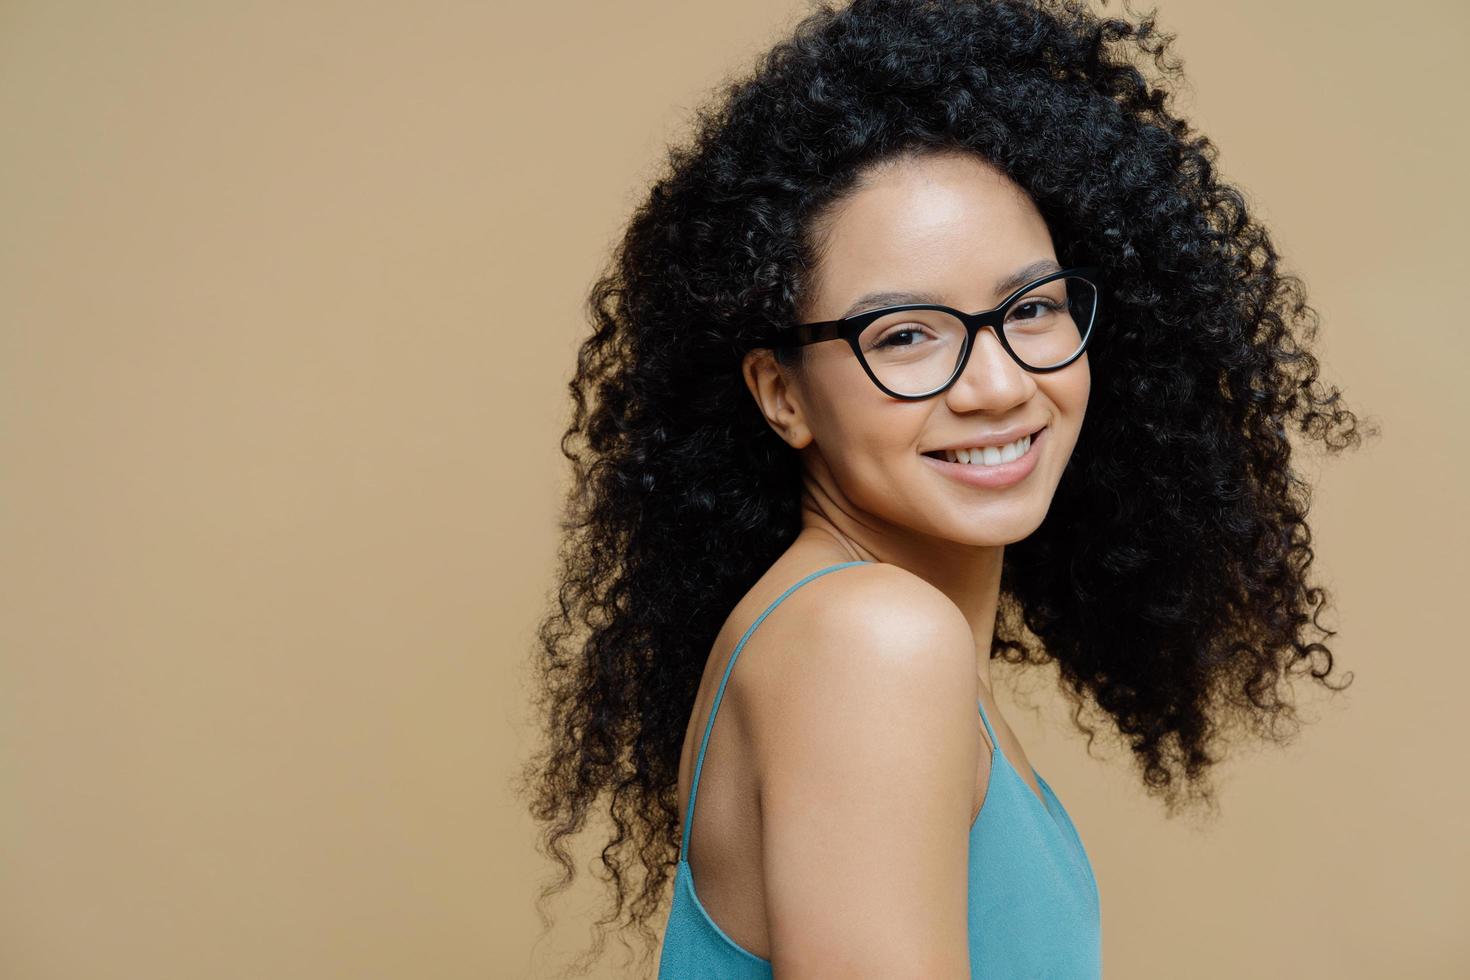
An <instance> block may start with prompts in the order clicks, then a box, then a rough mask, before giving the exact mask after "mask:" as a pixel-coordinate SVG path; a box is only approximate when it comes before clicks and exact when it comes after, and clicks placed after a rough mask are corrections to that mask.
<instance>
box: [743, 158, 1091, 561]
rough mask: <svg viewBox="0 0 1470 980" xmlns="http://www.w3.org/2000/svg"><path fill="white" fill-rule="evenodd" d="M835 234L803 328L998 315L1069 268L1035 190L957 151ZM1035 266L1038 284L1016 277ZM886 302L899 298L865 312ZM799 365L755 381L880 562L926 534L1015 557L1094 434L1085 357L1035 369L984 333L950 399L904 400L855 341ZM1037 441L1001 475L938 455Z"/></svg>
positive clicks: (903, 178)
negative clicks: (919, 309)
mask: <svg viewBox="0 0 1470 980" xmlns="http://www.w3.org/2000/svg"><path fill="white" fill-rule="evenodd" d="M822 237H823V241H824V245H823V248H822V249H821V259H820V263H819V266H818V268H817V269H816V270H814V276H813V281H812V291H811V294H810V295H809V296H808V297H807V300H806V303H805V305H804V307H803V308H802V309H801V310H799V315H798V322H816V321H821V320H832V319H837V318H838V317H843V316H850V315H852V314H853V313H856V312H861V310H863V309H873V308H876V307H878V306H887V305H895V304H897V303H902V302H934V303H941V304H944V305H947V306H952V307H954V308H956V309H959V310H963V311H966V312H972V313H973V312H977V311H980V310H989V309H992V308H994V307H996V306H998V305H999V304H1000V303H1001V302H1002V301H1004V300H1005V299H1006V297H1007V296H1009V295H1010V294H1011V293H1012V292H1013V291H1014V290H1015V289H1016V288H1018V287H1019V286H1021V285H1024V284H1025V282H1026V281H1029V280H1030V279H1032V278H1038V277H1040V276H1042V275H1045V274H1046V273H1047V272H1049V271H1053V270H1055V269H1057V268H1059V266H1055V265H1050V266H1040V267H1038V266H1037V265H1036V263H1043V262H1050V263H1055V262H1056V254H1055V252H1054V249H1053V247H1052V241H1051V233H1050V231H1049V229H1048V228H1047V226H1046V223H1045V221H1044V220H1043V219H1042V217H1041V214H1040V213H1039V212H1038V211H1037V209H1036V207H1035V205H1034V204H1033V203H1032V201H1031V200H1030V198H1029V197H1028V196H1027V195H1026V193H1025V192H1024V191H1023V190H1022V189H1021V188H1020V187H1019V186H1018V185H1016V184H1015V183H1014V182H1012V181H1011V180H1010V179H1009V178H1008V177H1006V176H1005V175H1004V174H1003V173H1002V172H1001V171H999V170H997V169H996V168H994V167H993V166H992V165H990V164H988V163H986V162H985V161H983V160H981V159H979V158H977V157H974V156H970V155H964V154H960V153H956V152H944V153H931V154H927V155H925V156H921V157H914V158H904V159H901V160H898V161H895V162H892V163H889V164H887V165H884V166H883V167H881V168H878V169H876V170H874V171H873V172H872V173H871V174H869V176H868V179H867V180H866V181H864V182H863V183H862V184H861V186H860V187H859V189H857V190H856V191H855V192H854V193H853V194H852V195H851V196H850V197H848V198H847V199H846V200H844V201H843V203H842V204H841V205H840V206H839V207H838V208H837V210H836V211H835V212H833V213H832V214H831V215H830V216H829V217H828V218H827V220H826V222H825V223H824V225H823V228H822ZM1028 267H1029V274H1028V275H1027V276H1026V277H1025V279H1023V280H1022V281H1021V282H1014V281H1012V280H1013V277H1014V276H1015V274H1017V273H1018V272H1021V271H1022V270H1027V269H1028ZM1038 270H1039V271H1038ZM877 293H884V294H888V295H886V296H884V297H883V298H881V299H878V300H876V301H873V302H869V303H864V304H861V305H857V308H854V306H855V304H857V303H858V301H859V300H861V299H862V298H863V297H865V296H868V295H870V294H877ZM894 294H914V295H919V294H922V295H923V297H924V298H922V299H920V298H914V299H905V298H895V295H894ZM802 353H803V355H804V363H803V365H802V368H801V369H800V370H797V371H793V370H792V369H790V368H787V367H785V366H782V365H778V364H776V363H775V362H774V359H773V358H771V357H770V355H769V352H753V353H752V354H751V355H749V356H748V357H747V359H746V362H745V374H746V381H747V384H748V386H749V387H750V389H751V391H752V394H753V395H755V397H756V400H757V402H758V403H759V404H760V406H761V410H762V411H763V412H764V413H765V415H766V418H767V419H768V421H770V423H771V425H772V426H773V427H774V428H775V429H776V431H777V432H779V433H780V434H781V436H782V438H784V439H785V440H786V441H787V442H788V443H789V444H790V445H792V446H793V447H795V448H797V449H798V450H800V452H801V454H802V457H803V461H804V465H805V468H806V473H807V478H808V482H809V484H810V483H811V482H812V481H815V482H816V485H817V486H818V487H819V488H820V491H821V492H820V493H818V494H817V496H818V497H820V498H823V499H824V500H825V501H827V503H826V504H824V506H832V507H835V509H836V510H837V511H840V513H841V515H843V516H845V517H846V518H847V520H846V521H845V522H843V524H842V529H843V531H844V532H845V533H848V534H850V535H852V536H854V537H855V538H857V539H858V543H860V544H862V545H864V546H865V547H867V548H868V549H869V550H871V551H873V552H874V553H876V554H883V553H884V552H885V551H886V550H888V549H887V548H886V547H885V544H888V543H893V542H892V541H891V539H893V538H894V537H902V538H912V537H914V536H915V535H926V536H929V537H933V538H938V539H941V540H943V541H948V542H953V543H955V544H959V545H974V546H987V545H988V546H994V545H1004V544H1006V543H1009V542H1012V541H1019V540H1021V539H1022V538H1024V537H1026V536H1027V535H1029V534H1030V533H1031V532H1032V531H1034V530H1035V529H1036V528H1037V527H1038V526H1039V525H1040V524H1041V522H1042V519H1043V518H1044V517H1045V516H1046V512H1047V509H1048V508H1049V506H1050V503H1051V499H1052V495H1053V493H1054V492H1055V490H1056V486H1057V483H1058V481H1059V480H1060V479H1061V475H1062V471H1063V468H1064V467H1065V466H1066V463H1067V459H1068V457H1069V456H1070V455H1071V453H1072V449H1073V447H1074V446H1075V445H1076V442H1077V436H1078V434H1079V432H1080V431H1081V427H1082V419H1083V415H1084V413H1085V411H1086V408H1087V398H1088V392H1089V387H1090V375H1089V368H1088V363H1087V355H1086V354H1083V355H1082V356H1081V357H1079V358H1077V360H1075V361H1073V362H1072V363H1071V364H1069V365H1068V366H1067V367H1065V368H1062V369H1060V370H1058V371H1053V372H1049V373H1034V372H1030V371H1027V370H1026V369H1024V368H1022V367H1021V366H1020V365H1019V364H1017V363H1016V362H1015V361H1014V360H1013V359H1012V358H1011V356H1010V355H1009V354H1007V353H1006V351H1005V349H1004V348H1002V347H1001V344H1000V341H999V340H998V339H997V338H996V336H995V335H994V333H993V332H992V331H990V330H989V329H982V330H981V331H980V332H979V333H978V334H977V335H976V337H975V347H974V349H973V351H972V352H971V354H970V358H969V363H968V364H967V365H966V366H965V371H964V373H963V374H962V375H961V376H960V377H959V378H958V379H957V380H956V381H955V383H954V384H953V385H952V386H951V387H950V388H949V389H948V390H947V391H946V392H944V393H943V394H941V395H936V396H934V397H932V398H928V399H923V400H920V401H903V400H899V399H895V398H891V397H889V396H888V395H886V394H884V393H883V392H882V391H880V390H879V389H878V388H877V386H875V385H874V384H873V383H872V381H871V380H870V379H869V378H868V376H867V374H866V373H864V371H863V368H862V365H861V364H860V363H859V362H858V360H857V358H855V357H854V356H853V352H852V349H851V348H850V347H848V345H847V344H846V343H845V342H844V341H841V340H833V341H826V342H821V343H816V344H811V345H809V346H807V347H806V348H805V349H804V350H803V352H802ZM1037 430H1042V431H1041V433H1040V435H1039V436H1037V437H1034V438H1033V439H1032V440H1031V445H1030V447H1029V451H1028V452H1027V453H1026V454H1025V455H1024V456H1022V457H1021V458H1020V459H1019V460H1017V461H1015V462H1013V463H1010V464H1008V465H1005V466H1003V467H1001V468H997V469H989V468H987V467H984V466H981V465H977V464H973V463H971V464H965V463H949V462H943V461H941V460H939V459H936V458H933V457H932V456H926V455H925V453H926V452H931V453H932V452H934V451H936V450H940V449H943V448H946V447H955V446H976V445H986V444H993V443H998V442H1008V441H1010V438H1011V437H1010V436H1009V435H1007V434H1008V433H1011V432H1013V431H1014V432H1015V433H1017V434H1020V433H1032V432H1036V431H1037ZM997 434H999V435H1000V438H996V436H997ZM1025 445H1026V444H1025V443H1024V442H1023V443H1022V447H1023V448H1024V447H1025ZM937 455H938V456H941V457H942V456H943V455H944V454H943V453H942V452H941V453H938V454H937Z"/></svg>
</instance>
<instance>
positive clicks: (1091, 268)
mask: <svg viewBox="0 0 1470 980" xmlns="http://www.w3.org/2000/svg"><path fill="white" fill-rule="evenodd" d="M1072 278H1076V279H1084V280H1086V281H1087V282H1088V283H1089V284H1090V285H1091V286H1092V288H1093V291H1094V292H1095V293H1096V294H1097V296H1096V298H1095V299H1094V300H1093V307H1092V321H1091V322H1090V323H1088V325H1087V332H1086V333H1084V334H1083V335H1082V343H1081V345H1080V346H1078V348H1077V351H1076V353H1074V354H1073V355H1072V356H1071V357H1069V358H1067V359H1066V360H1065V361H1062V362H1061V363H1059V364H1052V365H1050V366H1048V367H1032V366H1031V365H1029V364H1027V363H1026V362H1025V361H1023V360H1021V358H1020V356H1018V355H1017V354H1016V352H1015V350H1013V349H1012V348H1011V345H1010V344H1009V343H1008V342H1007V341H1006V332H1005V330H1004V326H1005V311H1006V310H1007V309H1009V308H1010V306H1011V304H1012V303H1014V302H1016V300H1018V299H1020V298H1021V297H1023V296H1025V295H1026V294H1027V293H1029V292H1031V290H1033V289H1035V288H1036V287H1037V286H1044V285H1046V284H1047V283H1049V282H1053V281H1055V280H1057V279H1072ZM904 310H940V311H942V312H944V313H948V314H950V315H952V316H954V317H956V318H958V319H959V321H960V322H961V323H963V324H964V325H965V329H966V331H967V334H966V336H965V349H964V352H963V353H962V354H961V355H960V357H959V361H958V362H957V363H956V364H955V369H954V373H953V374H951V375H950V376H949V379H948V380H946V381H945V382H944V383H943V384H942V385H940V386H939V387H937V388H935V389H934V390H933V391H928V392H925V393H924V394H921V395H904V394H900V393H898V392H896V391H893V390H892V389H890V388H888V387H887V386H885V385H884V384H883V382H881V381H879V380H878V376H877V375H875V374H874V373H873V369H872V368H871V367H869V366H868V361H867V359H866V358H865V357H863V352H862V350H861V349H860V348H859V347H858V337H859V335H861V334H862V332H863V330H864V329H866V328H867V326H868V325H869V324H870V323H872V322H873V321H874V320H877V319H878V318H879V317H884V316H888V315H889V314H891V313H900V312H903V311H904ZM1101 310H1102V267H1101V266H1096V265H1081V266H1073V267H1072V268H1070V269H1062V270H1061V271H1060V272H1053V273H1050V274H1049V275H1045V276H1042V277H1041V278H1040V279H1034V280H1032V281H1031V282H1028V283H1027V284H1026V285H1024V286H1022V287H1021V288H1020V289H1017V290H1016V291H1015V292H1013V293H1011V294H1010V295H1009V296H1007V297H1006V298H1005V299H1004V300H1003V301H1002V302H1001V303H1000V305H999V306H996V307H995V308H994V309H989V310H982V311H981V312H979V313H962V312H960V311H959V310H956V309H954V308H953V307H949V306H939V305H937V304H934V303H906V304H904V305H902V306H885V307H883V308H882V309H877V310H864V311H863V312H861V313H854V314H853V315H852V316H849V317H844V318H842V319H840V320H822V321H819V322H815V323H793V324H790V325H788V326H786V327H784V328H781V329H779V330H776V331H774V332H773V334H772V338H771V343H770V344H769V345H768V346H770V347H771V348H790V347H802V346H805V345H806V344H817V343H821V342H822V341H824V340H845V341H847V345H848V346H849V347H851V348H852V353H853V356H855V357H856V358H857V359H858V363H859V364H861V365H862V366H863V371H864V372H865V373H866V374H867V376H868V377H869V379H871V380H872V382H873V384H875V385H877V386H878V390H879V391H881V392H883V393H884V394H885V395H888V396H890V397H892V398H898V399H902V400H903V401H921V400H923V399H925V398H933V397H934V396H935V395H940V394H943V393H944V392H946V391H948V390H949V388H950V387H951V386H952V385H953V384H954V383H955V381H957V380H958V379H959V377H960V375H962V374H964V373H965V365H967V364H969V363H970V353H971V351H973V350H974V349H975V335H976V334H977V333H979V332H980V329H981V328H982V327H989V328H990V329H991V332H992V333H994V334H995V337H996V339H997V340H999V341H1000V345H1001V347H1003V348H1005V352H1006V353H1007V354H1009V355H1011V359H1012V360H1013V361H1015V362H1016V363H1017V364H1019V365H1021V367H1022V368H1024V369H1025V370H1027V371H1030V372H1031V373H1033V374H1049V373H1051V372H1052V371H1060V370H1061V369H1062V368H1064V367H1066V366H1067V365H1069V364H1071V363H1072V362H1073V361H1075V360H1077V358H1079V357H1081V356H1082V354H1083V352H1084V351H1086V350H1087V344H1088V342H1089V341H1090V340H1091V339H1092V333H1093V330H1094V329H1095V328H1096V327H1097V321H1098V314H1099V312H1100V311H1101Z"/></svg>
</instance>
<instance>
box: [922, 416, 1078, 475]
mask: <svg viewBox="0 0 1470 980" xmlns="http://www.w3.org/2000/svg"><path fill="white" fill-rule="evenodd" d="M1048 431H1049V429H1045V428H1044V429H1042V430H1041V431H1040V432H1037V433H1035V434H1034V435H1029V436H1022V437H1021V438H1019V439H1017V440H1016V441H1015V442H1013V443H1010V444H1009V445H1006V446H986V447H984V448H979V447H977V448H975V449H959V450H936V453H938V454H939V455H931V454H929V453H921V454H920V455H921V456H922V457H923V458H924V460H925V461H926V462H927V464H928V465H930V466H933V467H934V468H935V469H937V470H938V471H939V472H940V473H942V474H943V475H945V476H947V477H950V478H951V479H953V480H956V481H957V482H959V483H963V484H966V485H967V486H972V487H982V488H985V489H990V490H995V489H1000V488H1002V487H1009V486H1012V485H1014V484H1017V483H1020V482H1021V481H1022V480H1024V479H1025V478H1026V477H1027V476H1028V475H1030V473H1031V471H1032V470H1034V469H1035V468H1036V462H1037V459H1038V458H1039V456H1040V452H1041V450H1040V448H1039V447H1040V446H1041V445H1042V443H1044V442H1045V441H1046V436H1047V432H1048Z"/></svg>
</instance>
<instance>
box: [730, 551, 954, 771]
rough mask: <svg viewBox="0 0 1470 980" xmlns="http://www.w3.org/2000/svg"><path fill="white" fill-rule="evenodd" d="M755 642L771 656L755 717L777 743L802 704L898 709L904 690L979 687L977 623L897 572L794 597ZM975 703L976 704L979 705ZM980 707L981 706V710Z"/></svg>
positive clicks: (862, 575) (826, 583)
mask: <svg viewBox="0 0 1470 980" xmlns="http://www.w3.org/2000/svg"><path fill="white" fill-rule="evenodd" d="M759 633H764V634H765V635H764V636H762V637H760V639H759V640H758V641H757V640H756V638H755V636H752V639H751V643H753V644H755V643H757V642H758V643H759V645H760V646H761V647H762V648H764V649H766V650H769V651H770V653H769V654H766V653H762V654H760V655H759V658H760V661H761V664H760V667H759V668H756V669H755V670H752V671H751V673H752V675H756V674H758V675H759V677H760V678H761V680H760V681H759V684H758V689H757V690H752V691H751V695H752V696H751V698H750V701H751V702H752V703H751V711H752V714H753V716H754V717H755V718H756V719H757V720H758V721H759V722H762V723H763V724H759V725H757V728H758V730H762V731H763V732H764V734H765V735H766V736H769V740H771V741H773V742H775V743H777V744H778V745H779V744H780V743H783V742H785V741H786V739H787V738H788V737H789V736H790V735H792V734H794V733H793V732H788V731H786V730H785V729H784V727H783V725H784V722H785V721H787V720H790V719H791V717H792V715H791V712H790V710H789V709H790V708H791V707H792V702H800V703H802V704H805V705H806V708H807V711H806V712H804V713H807V714H809V713H810V711H812V710H817V709H819V708H820V707H821V705H822V704H823V703H834V704H836V703H844V704H846V705H848V706H849V707H859V708H860V707H862V705H861V704H858V705H854V704H853V701H852V699H853V698H855V697H857V698H862V699H866V700H867V702H868V703H869V704H870V706H871V707H874V708H878V707H881V706H882V705H884V704H886V703H888V700H889V699H888V693H889V691H890V689H891V685H892V684H894V683H903V684H905V685H920V686H926V685H927V686H931V687H933V686H937V687H941V688H946V689H947V688H949V687H951V686H953V685H956V684H959V685H962V686H965V687H966V689H967V690H968V691H970V692H971V693H972V694H973V692H974V690H975V689H976V687H977V685H976V683H975V682H976V674H975V651H974V638H973V636H972V635H971V633H970V627H969V623H968V622H967V621H966V620H965V617H964V615H963V614H962V613H961V612H960V611H959V609H958V608H956V607H955V605H954V603H953V602H951V601H950V599H949V597H948V596H946V595H945V594H944V593H943V592H941V591H940V590H939V589H937V588H935V587H934V586H932V585H930V584H929V583H928V582H926V581H924V580H923V579H921V578H919V577H918V576H917V575H914V574H913V573H912V572H909V571H906V570H905V569H902V568H900V567H898V566H896V565H887V564H882V563H878V562H874V563H871V564H867V565H855V566H851V567H848V568H844V569H840V570H839V571H837V572H836V573H835V574H828V575H823V576H822V577H821V578H819V579H816V580H813V581H811V582H808V583H806V584H805V585H803V586H802V587H801V588H800V589H797V590H796V591H795V592H793V593H792V594H791V595H789V596H788V597H787V598H786V599H785V600H784V601H783V602H782V604H781V606H780V607H779V609H778V610H777V612H776V614H775V615H773V616H771V617H770V618H769V619H768V620H767V621H766V622H765V623H763V624H762V625H761V627H760V630H759V631H758V634H759ZM970 700H971V702H973V700H974V698H973V697H971V698H970ZM971 708H972V709H973V703H972V704H971Z"/></svg>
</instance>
